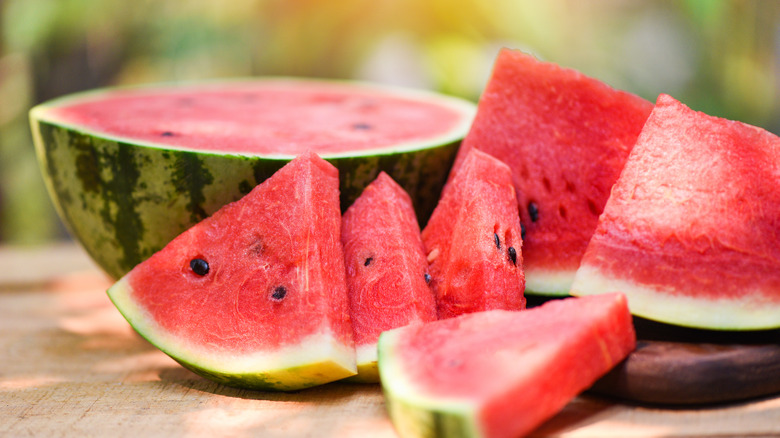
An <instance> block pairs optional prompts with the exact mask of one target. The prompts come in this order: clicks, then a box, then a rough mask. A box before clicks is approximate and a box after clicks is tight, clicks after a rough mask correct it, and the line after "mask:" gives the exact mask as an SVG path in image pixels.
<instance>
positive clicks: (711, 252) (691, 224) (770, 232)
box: [572, 95, 780, 330]
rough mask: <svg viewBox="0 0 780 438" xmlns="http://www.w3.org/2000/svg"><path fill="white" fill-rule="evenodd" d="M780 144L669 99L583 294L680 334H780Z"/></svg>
mask: <svg viewBox="0 0 780 438" xmlns="http://www.w3.org/2000/svg"><path fill="white" fill-rule="evenodd" d="M778 242H780V138H779V137H777V136H776V135H774V134H772V133H769V132H767V131H765V130H763V129H760V128H757V127H754V126H750V125H747V124H744V123H741V122H738V121H732V120H726V119H722V118H717V117H713V116H709V115H707V114H704V113H701V112H697V111H694V110H691V109H690V108H688V107H687V106H685V105H684V104H682V103H680V102H678V101H677V100H675V99H674V98H672V97H671V96H668V95H661V96H659V97H658V100H657V102H656V106H655V109H654V110H653V113H652V114H651V116H650V118H649V119H648V121H647V124H646V125H645V128H644V130H643V131H642V134H641V135H640V136H639V140H638V141H637V144H636V146H635V147H634V150H633V151H632V153H631V155H630V157H629V158H628V161H627V162H626V167H625V169H624V170H623V173H622V174H621V176H620V179H619V180H618V181H617V183H616V184H615V187H614V189H613V190H612V195H611V196H610V198H609V201H608V202H607V205H606V207H605V209H604V214H603V215H602V216H601V219H600V220H599V224H598V228H597V229H596V233H595V234H594V236H593V239H592V240H591V242H590V244H589V245H588V249H587V252H586V253H585V256H584V258H583V260H582V266H581V267H580V269H579V271H578V272H577V276H576V280H575V282H574V284H573V286H572V294H574V295H589V294H596V293H603V292H610V291H616V290H620V291H623V292H625V293H626V295H627V296H628V300H629V303H630V306H631V310H632V312H634V313H635V314H637V315H641V316H643V317H645V318H648V319H653V320H657V321H662V322H666V323H671V324H678V325H684V326H691V327H698V328H707V329H734V330H752V329H765V328H776V327H780V246H778Z"/></svg>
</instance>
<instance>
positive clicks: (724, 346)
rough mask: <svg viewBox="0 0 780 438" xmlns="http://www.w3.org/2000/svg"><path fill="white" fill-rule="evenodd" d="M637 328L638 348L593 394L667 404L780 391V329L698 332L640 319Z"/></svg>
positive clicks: (721, 400) (725, 399) (735, 398)
mask: <svg viewBox="0 0 780 438" xmlns="http://www.w3.org/2000/svg"><path fill="white" fill-rule="evenodd" d="M634 326H635V328H636V331H637V349H636V350H635V351H634V352H633V353H631V354H630V355H629V357H628V358H627V359H626V360H625V361H623V362H622V363H620V364H619V365H618V366H616V367H615V368H614V369H613V370H612V371H610V372H609V373H608V374H607V375H606V376H604V377H603V378H602V379H600V380H599V381H598V382H596V384H595V385H593V387H592V388H591V392H595V393H599V394H604V395H609V396H614V397H618V398H621V399H624V400H629V401H635V402H640V403H652V404H666V405H692V404H712V403H725V402H735V401H740V400H746V399H750V398H756V397H763V396H768V395H772V394H776V393H780V342H778V341H780V330H769V331H760V332H720V331H710V330H696V329H689V328H684V327H675V326H670V325H667V324H661V323H656V322H652V321H647V320H643V319H641V318H635V321H634Z"/></svg>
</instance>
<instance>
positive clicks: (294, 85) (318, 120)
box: [30, 78, 475, 278]
mask: <svg viewBox="0 0 780 438" xmlns="http://www.w3.org/2000/svg"><path fill="white" fill-rule="evenodd" d="M474 109H475V105H474V104H473V103H471V102H468V101H464V100H461V99H457V98H453V97H449V96H444V95H440V94H437V93H431V92H425V91H419V90H408V89H399V88H393V87H385V86H380V85H375V84H363V83H356V82H343V81H326V80H316V79H290V78H257V79H246V80H225V81H204V82H192V83H179V84H152V85H145V86H135V87H123V88H110V89H102V90H94V91H89V92H85V93H79V94H76V95H70V96H66V97H62V98H59V99H56V100H53V101H50V102H46V103H44V104H41V105H39V106H36V107H35V108H33V109H32V110H31V111H30V123H31V127H32V132H33V138H34V139H35V145H36V152H37V154H38V158H39V161H40V165H41V170H42V173H43V176H44V179H45V181H46V184H47V187H48V190H49V194H50V195H51V198H52V200H53V201H54V204H55V206H56V207H57V211H58V213H59V215H60V217H61V218H62V220H63V222H64V224H65V225H66V226H67V227H68V229H69V231H70V232H71V234H72V235H73V237H74V238H76V239H77V240H78V241H79V242H80V243H81V244H82V245H83V246H84V248H85V249H86V251H87V252H88V253H89V255H90V256H91V257H92V258H93V259H94V260H95V261H96V262H97V264H98V265H99V266H101V267H102V268H103V269H104V270H105V271H106V272H107V273H108V274H109V275H110V276H111V277H113V278H119V277H121V276H122V275H124V274H125V273H127V271H129V270H130V269H132V268H133V267H134V266H135V265H137V264H138V263H140V262H141V261H143V260H145V259H146V258H148V257H149V256H151V255H152V254H153V253H155V252H156V251H158V250H159V249H160V248H162V247H163V246H165V244H166V243H168V242H169V241H170V240H171V239H173V238H174V237H175V236H177V235H178V234H180V233H181V232H183V231H184V230H186V229H187V228H189V227H190V226H192V225H194V224H195V223H197V222H198V221H200V220H201V219H203V218H205V217H206V216H208V215H210V214H212V213H214V212H215V211H216V210H217V209H219V208H220V207H221V206H223V205H225V204H227V203H228V202H232V201H235V200H237V199H239V198H240V197H241V196H243V195H245V194H247V193H248V192H249V191H250V190H251V189H252V188H253V187H255V186H256V185H257V184H259V183H260V182H262V181H263V180H264V179H266V178H267V177H269V176H271V175H272V174H273V173H274V172H275V171H277V170H278V169H279V168H281V167H282V166H283V165H284V164H285V163H287V162H288V161H290V160H291V159H292V158H293V157H295V156H297V155H299V154H300V153H302V152H304V151H309V150H311V151H312V152H315V153H317V154H318V155H319V156H321V157H323V158H325V159H326V160H328V161H329V162H330V163H331V164H333V165H334V166H336V167H337V168H338V169H339V182H340V192H341V207H342V211H343V210H346V208H347V207H349V206H350V205H351V204H352V202H354V200H355V199H356V198H357V197H358V195H360V193H361V191H362V190H363V188H364V187H365V186H367V185H368V184H369V183H370V182H371V181H373V180H374V179H375V178H376V176H377V175H378V174H379V172H380V171H382V170H384V171H386V172H387V173H388V174H390V175H391V176H392V177H393V179H394V180H395V181H397V182H398V183H399V184H400V185H401V186H402V187H403V188H404V189H405V190H406V191H407V192H408V193H409V195H410V197H411V198H412V201H413V203H414V205H415V209H416V213H417V217H418V219H420V220H421V221H426V220H427V218H428V216H429V215H430V213H431V211H433V208H434V207H435V206H436V201H437V200H438V199H439V193H440V191H441V187H442V186H443V185H444V182H445V180H446V178H447V172H448V171H449V169H450V166H451V165H452V161H453V159H454V157H455V153H456V151H457V148H458V145H459V144H460V141H461V139H462V138H463V136H464V135H465V134H466V131H467V130H468V128H469V126H470V124H471V120H472V118H473V115H474Z"/></svg>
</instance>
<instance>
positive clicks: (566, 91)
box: [455, 49, 653, 295]
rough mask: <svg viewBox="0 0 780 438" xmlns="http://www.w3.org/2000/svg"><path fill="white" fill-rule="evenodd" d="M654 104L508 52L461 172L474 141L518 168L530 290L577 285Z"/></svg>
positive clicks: (466, 145) (464, 149) (485, 98)
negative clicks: (578, 273) (591, 241)
mask: <svg viewBox="0 0 780 438" xmlns="http://www.w3.org/2000/svg"><path fill="white" fill-rule="evenodd" d="M652 106H653V105H652V104H651V103H650V102H648V101H646V100H644V99H642V98H640V97H637V96H634V95H632V94H629V93H625V92H623V91H619V90H615V89H613V88H611V87H609V86H607V85H606V84H604V83H602V82H600V81H598V80H596V79H592V78H589V77H587V76H585V75H583V74H581V73H579V72H577V71H574V70H570V69H565V68H562V67H560V66H558V65H556V64H552V63H547V62H540V61H538V60H536V59H535V58H533V57H532V56H529V55H526V54H524V53H522V52H520V51H514V50H507V49H504V50H502V51H501V52H500V53H499V55H498V57H497V59H496V61H495V65H494V67H493V73H492V76H491V78H490V80H489V82H488V85H487V87H486V89H485V91H484V92H483V94H482V96H481V98H480V101H479V104H478V107H477V114H476V116H475V119H474V122H473V124H472V127H471V130H470V131H469V133H468V134H467V135H466V138H465V139H464V141H463V144H462V146H461V149H460V151H459V153H458V157H457V159H456V163H455V169H457V167H458V166H460V163H461V162H463V160H464V159H465V157H466V155H467V153H468V152H469V150H471V149H474V148H476V149H480V150H482V151H484V152H487V153H488V154H490V155H493V156H494V157H496V158H498V159H499V160H501V161H503V162H504V163H506V164H507V165H508V166H509V167H510V168H511V169H512V178H513V182H514V184H515V188H516V190H517V200H518V204H519V206H520V217H521V222H522V223H523V226H524V228H525V235H524V236H525V237H524V240H523V262H524V265H525V275H526V287H527V292H529V293H541V294H553V295H561V294H567V293H568V292H569V286H570V285H571V281H572V279H573V277H574V273H575V271H576V269H577V267H578V266H579V263H580V259H581V257H582V254H583V253H584V252H585V247H586V246H587V244H588V240H589V239H590V236H591V235H592V234H593V230H595V228H596V223H597V221H598V216H599V214H600V213H601V211H602V209H603V207H604V203H605V202H606V200H607V197H608V196H609V190H610V188H611V187H612V185H613V184H614V182H615V180H617V177H618V175H619V174H620V171H621V169H622V168H623V164H624V162H625V160H626V158H627V156H628V153H629V152H630V150H631V148H632V147H633V145H634V143H635V142H636V139H637V136H638V135H639V132H640V131H641V129H642V126H643V124H644V122H645V120H646V119H647V116H648V115H649V114H650V111H651V110H652Z"/></svg>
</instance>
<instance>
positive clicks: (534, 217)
mask: <svg viewBox="0 0 780 438" xmlns="http://www.w3.org/2000/svg"><path fill="white" fill-rule="evenodd" d="M528 215H529V216H531V222H536V221H538V220H539V206H537V205H536V203H535V202H533V201H531V202H529V203H528Z"/></svg>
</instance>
